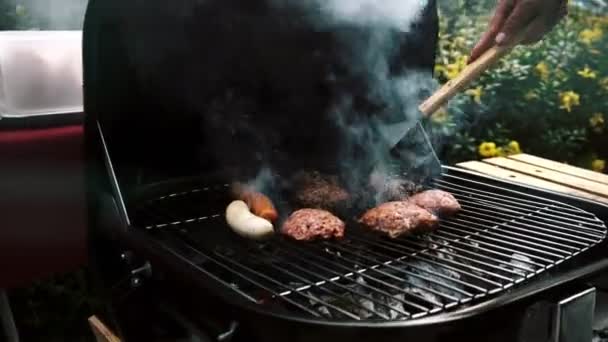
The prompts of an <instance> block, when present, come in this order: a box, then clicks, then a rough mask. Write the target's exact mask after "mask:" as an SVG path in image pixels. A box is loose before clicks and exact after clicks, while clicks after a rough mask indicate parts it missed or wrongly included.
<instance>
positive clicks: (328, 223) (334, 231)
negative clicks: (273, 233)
mask: <svg viewBox="0 0 608 342" xmlns="http://www.w3.org/2000/svg"><path fill="white" fill-rule="evenodd" d="M344 226H345V225H344V222H342V220H340V219H339V218H337V217H336V216H334V215H333V214H332V213H330V212H329V211H325V210H321V209H300V210H296V211H294V212H293V213H292V214H291V215H290V216H289V217H288V218H287V220H286V221H285V222H284V223H283V229H282V230H281V232H282V233H283V234H285V235H287V236H289V237H291V238H293V239H295V240H298V241H312V240H316V239H331V238H342V237H344Z"/></svg>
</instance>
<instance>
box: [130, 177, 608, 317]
mask: <svg viewBox="0 0 608 342" xmlns="http://www.w3.org/2000/svg"><path fill="white" fill-rule="evenodd" d="M434 186H436V187H437V188H439V189H443V190H446V191H449V192H451V193H452V194H453V195H454V196H455V197H456V198H457V199H458V201H459V202H460V203H461V205H462V207H463V209H462V211H461V212H460V213H459V214H458V215H457V216H455V217H453V218H451V219H449V220H444V221H442V223H441V227H440V228H439V229H438V230H437V231H435V232H433V233H431V234H427V235H419V236H410V237H406V238H400V239H396V240H391V239H388V238H386V239H382V238H378V237H371V236H370V235H367V234H366V233H365V232H363V231H361V230H359V229H354V228H353V229H351V227H347V231H346V239H345V240H343V241H340V242H330V241H325V242H316V243H297V242H292V241H288V240H286V239H282V238H276V239H273V240H271V241H269V242H266V243H264V244H258V243H254V242H249V241H244V240H242V239H240V238H237V237H235V236H234V235H233V234H232V232H231V231H230V230H229V229H228V228H227V226H226V224H225V222H224V218H223V210H224V208H225V205H226V204H227V203H228V201H229V198H228V197H227V191H226V187H227V185H222V186H215V187H201V188H199V189H194V190H188V191H184V192H180V193H172V194H169V195H167V196H163V197H158V198H155V199H153V200H149V201H147V202H145V203H143V204H142V205H141V206H139V207H138V208H137V210H136V212H135V216H134V217H135V218H136V219H135V226H137V227H142V229H146V230H147V231H148V232H149V233H150V234H151V235H152V236H153V237H154V238H155V239H157V240H158V241H160V242H161V243H163V244H165V245H166V246H169V247H170V248H171V249H172V250H173V251H174V252H175V253H176V255H178V256H180V257H182V258H183V259H184V260H185V261H186V262H188V263H190V264H191V265H192V266H194V267H196V268H197V269H198V270H199V271H201V272H203V273H205V274H207V275H208V276H211V277H213V278H214V279H216V280H217V281H219V282H220V283H222V284H224V285H225V286H226V287H227V288H229V289H231V290H233V291H234V292H236V293H238V294H240V295H241V296H243V297H244V298H246V299H247V300H250V301H253V302H255V303H258V304H260V305H268V306H269V307H272V309H273V310H287V311H290V312H292V313H300V314H305V315H312V316H316V317H325V318H330V319H336V320H364V319H365V320H403V319H413V318H419V317H423V316H426V315H429V314H434V313H438V312H441V311H443V310H446V309H450V308H453V307H456V306H458V305H459V304H464V303H469V302H472V301H474V300H478V299H480V298H483V297H486V296H490V295H493V294H497V293H499V292H501V291H504V290H506V289H508V288H510V287H512V286H514V285H516V284H518V283H521V282H524V281H526V280H527V279H529V278H532V277H534V276H535V275H537V274H539V273H541V272H543V271H545V270H547V269H549V268H551V267H554V266H556V265H558V264H560V263H562V262H564V261H565V260H568V259H570V258H572V257H574V256H575V255H577V254H579V253H581V252H583V251H585V250H587V249H589V248H590V247H592V246H594V245H595V244H597V243H599V242H601V241H602V240H603V239H604V237H605V235H606V227H605V225H604V223H603V222H602V221H600V220H599V219H597V218H596V217H595V216H594V215H592V214H590V213H587V212H584V211H582V210H580V209H577V208H575V207H571V206H568V205H564V204H560V203H557V202H553V201H548V200H545V199H541V198H536V197H532V196H528V195H525V194H521V193H515V192H513V191H510V190H508V189H504V188H501V187H497V186H493V185H489V184H483V183H476V182H473V181H470V180H466V179H463V178H459V177H457V176H450V175H444V176H443V177H442V178H441V179H438V180H437V181H436V182H435V184H434Z"/></svg>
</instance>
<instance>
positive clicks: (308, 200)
mask: <svg viewBox="0 0 608 342" xmlns="http://www.w3.org/2000/svg"><path fill="white" fill-rule="evenodd" d="M293 188H294V190H295V192H294V201H295V203H296V204H297V205H298V206H300V207H302V208H315V209H326V210H332V211H334V210H336V209H338V208H339V207H345V206H347V205H348V203H349V201H350V194H349V193H348V192H347V191H346V190H345V189H344V188H342V187H341V186H340V185H339V183H338V179H337V177H332V176H326V175H322V174H320V173H318V172H301V173H299V174H297V175H296V176H295V177H294V187H293Z"/></svg>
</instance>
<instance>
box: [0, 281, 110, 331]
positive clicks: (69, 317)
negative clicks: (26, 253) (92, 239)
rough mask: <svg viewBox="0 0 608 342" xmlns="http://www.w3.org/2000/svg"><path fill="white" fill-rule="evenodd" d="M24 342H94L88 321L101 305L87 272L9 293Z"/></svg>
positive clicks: (39, 283)
mask: <svg viewBox="0 0 608 342" xmlns="http://www.w3.org/2000/svg"><path fill="white" fill-rule="evenodd" d="M9 294H10V301H11V306H12V309H13V313H14V316H15V320H16V323H17V325H18V329H19V333H20V335H21V336H20V337H21V339H22V340H23V341H49V342H52V341H57V342H60V341H75V342H76V341H92V340H93V339H92V337H93V336H92V335H91V332H90V329H89V327H88V324H87V317H89V316H90V315H92V314H95V313H96V312H98V308H100V307H101V303H100V302H99V301H98V299H97V297H95V296H93V292H92V290H91V289H90V283H89V281H88V279H87V276H86V273H85V271H78V272H74V273H70V274H67V275H63V276H56V277H53V278H51V279H48V280H45V281H42V282H38V283H36V284H33V285H31V286H29V287H27V288H23V289H19V290H15V291H12V292H10V293H9Z"/></svg>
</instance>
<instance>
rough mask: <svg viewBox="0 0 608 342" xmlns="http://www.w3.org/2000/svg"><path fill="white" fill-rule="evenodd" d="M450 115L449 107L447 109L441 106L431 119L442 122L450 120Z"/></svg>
mask: <svg viewBox="0 0 608 342" xmlns="http://www.w3.org/2000/svg"><path fill="white" fill-rule="evenodd" d="M448 117H449V113H448V111H447V109H445V107H441V108H440V109H439V110H438V111H436V112H435V114H433V115H432V116H431V120H433V122H435V123H438V124H441V123H445V122H446V121H448Z"/></svg>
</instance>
